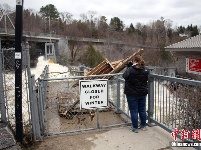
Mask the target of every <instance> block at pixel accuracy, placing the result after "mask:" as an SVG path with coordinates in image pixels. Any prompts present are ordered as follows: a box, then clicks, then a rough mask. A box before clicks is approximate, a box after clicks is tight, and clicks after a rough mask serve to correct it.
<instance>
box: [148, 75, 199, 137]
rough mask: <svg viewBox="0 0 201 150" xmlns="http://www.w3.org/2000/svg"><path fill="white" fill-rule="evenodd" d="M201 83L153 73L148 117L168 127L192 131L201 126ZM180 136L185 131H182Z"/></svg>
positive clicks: (150, 120) (171, 130) (166, 128)
mask: <svg viewBox="0 0 201 150" xmlns="http://www.w3.org/2000/svg"><path fill="white" fill-rule="evenodd" d="M200 100H201V82H200V81H195V80H188V79H181V78H176V77H169V76H162V75H150V76H149V99H148V120H149V123H150V124H151V123H155V124H157V125H159V126H160V127H162V128H163V129H165V130H167V131H168V132H173V131H174V129H178V130H180V131H182V130H185V131H189V132H190V136H189V137H188V138H189V139H188V140H193V139H192V132H193V130H197V129H200V128H201V116H200V115H201V102H200ZM178 136H179V137H180V138H184V136H183V137H181V134H178Z"/></svg>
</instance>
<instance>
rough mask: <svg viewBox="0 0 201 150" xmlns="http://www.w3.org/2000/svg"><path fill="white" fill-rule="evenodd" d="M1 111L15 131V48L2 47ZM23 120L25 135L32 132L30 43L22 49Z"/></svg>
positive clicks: (0, 52)
mask: <svg viewBox="0 0 201 150" xmlns="http://www.w3.org/2000/svg"><path fill="white" fill-rule="evenodd" d="M0 54H1V55H0V95H1V96H0V105H1V107H0V110H1V111H0V112H1V117H0V119H1V121H3V122H8V123H9V124H10V125H11V127H12V129H13V130H14V131H15V49H14V48H8V49H7V48H1V49H0ZM22 56H23V59H22V120H23V129H24V134H25V135H30V134H31V121H30V119H31V116H30V101H29V99H30V94H29V89H30V87H29V86H30V85H29V82H30V74H31V73H30V66H29V64H30V63H29V49H28V43H26V44H25V46H24V47H23V49H22Z"/></svg>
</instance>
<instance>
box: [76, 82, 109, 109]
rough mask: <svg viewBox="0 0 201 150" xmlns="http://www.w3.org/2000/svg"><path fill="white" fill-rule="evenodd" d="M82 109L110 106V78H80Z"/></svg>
mask: <svg viewBox="0 0 201 150" xmlns="http://www.w3.org/2000/svg"><path fill="white" fill-rule="evenodd" d="M79 85H80V109H82V108H84V109H92V108H104V107H107V106H108V80H80V81H79Z"/></svg>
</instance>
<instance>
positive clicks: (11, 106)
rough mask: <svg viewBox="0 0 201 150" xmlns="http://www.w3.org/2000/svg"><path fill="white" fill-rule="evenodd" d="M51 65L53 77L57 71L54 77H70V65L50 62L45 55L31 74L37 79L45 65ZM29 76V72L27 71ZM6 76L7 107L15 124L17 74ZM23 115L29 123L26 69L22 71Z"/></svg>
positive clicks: (12, 122) (50, 70)
mask: <svg viewBox="0 0 201 150" xmlns="http://www.w3.org/2000/svg"><path fill="white" fill-rule="evenodd" d="M46 65H48V66H49V72H50V77H51V75H52V74H51V72H57V73H56V76H55V73H53V74H54V78H61V77H68V76H70V72H69V69H68V67H66V66H62V65H59V64H54V63H50V62H49V61H47V60H45V59H44V57H43V56H40V57H39V58H38V63H37V65H36V67H35V68H31V69H30V71H31V74H34V75H35V80H37V79H38V78H39V77H40V75H41V74H42V72H43V70H44V68H45V66H46ZM26 76H27V73H26ZM5 78H6V94H7V105H8V106H7V108H8V114H9V121H10V122H11V124H12V125H14V124H15V119H14V118H15V74H14V73H7V74H5ZM22 82H23V84H22V111H23V114H22V117H23V122H24V124H29V111H30V108H29V105H30V104H29V102H28V101H29V93H27V92H28V85H27V86H26V84H25V82H26V79H25V71H23V72H22Z"/></svg>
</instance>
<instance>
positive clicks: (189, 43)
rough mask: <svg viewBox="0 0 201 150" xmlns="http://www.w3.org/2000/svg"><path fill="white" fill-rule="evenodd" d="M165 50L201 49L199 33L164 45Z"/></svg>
mask: <svg viewBox="0 0 201 150" xmlns="http://www.w3.org/2000/svg"><path fill="white" fill-rule="evenodd" d="M165 49H166V51H201V35H196V36H193V37H191V38H188V39H186V40H183V41H181V42H178V43H175V44H172V45H169V46H167V47H165Z"/></svg>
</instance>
